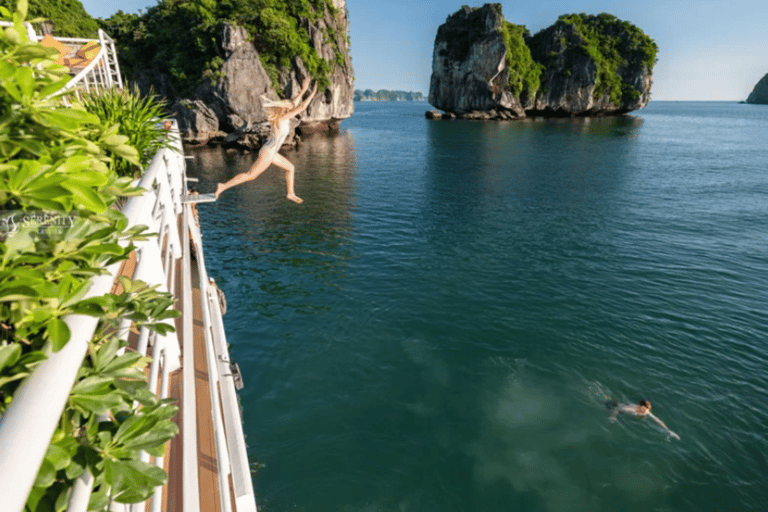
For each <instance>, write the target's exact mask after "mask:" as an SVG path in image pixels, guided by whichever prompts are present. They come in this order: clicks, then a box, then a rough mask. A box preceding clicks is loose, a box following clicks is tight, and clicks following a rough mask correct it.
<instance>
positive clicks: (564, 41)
mask: <svg viewBox="0 0 768 512" xmlns="http://www.w3.org/2000/svg"><path fill="white" fill-rule="evenodd" d="M569 27H570V28H572V29H573V31H574V32H575V34H576V35H577V36H578V37H577V38H575V39H573V38H571V39H568V38H566V37H564V36H561V44H560V48H559V50H558V51H552V52H550V54H547V55H544V56H543V57H540V59H541V63H542V64H543V65H545V66H549V65H551V63H552V61H554V60H556V59H558V58H560V57H561V56H564V57H565V67H564V72H565V73H569V72H570V71H572V68H573V65H574V62H575V60H576V59H574V58H573V57H574V56H575V55H578V54H579V53H581V54H583V55H586V56H588V57H589V58H590V59H592V60H593V61H594V62H595V64H596V65H597V77H596V81H595V91H594V96H595V97H596V98H597V97H600V96H603V95H608V96H609V97H610V101H611V103H612V104H619V103H620V102H621V100H622V98H623V97H627V98H629V99H632V100H636V99H637V98H639V97H640V94H641V93H640V91H638V90H637V89H635V87H634V86H632V85H630V84H626V83H624V82H623V81H622V78H621V71H622V69H627V68H637V67H641V68H644V69H645V71H646V72H648V73H650V71H651V70H652V69H653V66H654V64H655V63H656V54H657V52H658V47H657V46H656V43H655V42H654V41H653V40H652V39H651V38H650V37H648V36H647V35H646V34H644V33H643V32H642V31H641V30H640V29H639V28H637V27H636V26H634V25H633V24H631V23H629V22H628V21H622V20H619V19H618V18H616V17H615V16H613V15H610V14H605V13H603V14H600V15H597V16H594V15H588V14H567V15H563V16H560V17H559V18H558V20H557V23H555V25H554V26H553V27H550V28H549V29H545V30H543V31H541V32H539V33H537V34H536V35H535V36H533V38H532V41H531V46H532V47H536V46H537V45H540V44H541V41H542V40H543V39H545V37H546V35H547V32H548V31H551V30H554V31H558V33H560V34H565V33H566V32H567V29H568V28H569ZM534 53H538V54H541V52H534Z"/></svg>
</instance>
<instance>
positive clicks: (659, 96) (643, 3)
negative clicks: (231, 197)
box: [81, 0, 768, 100]
mask: <svg viewBox="0 0 768 512" xmlns="http://www.w3.org/2000/svg"><path fill="white" fill-rule="evenodd" d="M81 1H82V3H83V6H85V10H86V11H88V13H90V14H91V15H92V16H96V17H108V16H109V15H111V14H112V13H114V12H117V10H118V9H122V10H123V11H125V12H138V10H139V9H145V8H146V7H148V6H151V5H155V4H156V3H157V0H120V1H119V2H118V1H110V0H103V1H102V0H81ZM500 3H501V4H502V6H503V10H504V16H505V18H506V19H507V20H508V21H510V22H512V23H516V24H520V25H525V26H526V27H528V29H529V30H530V31H531V33H536V32H537V31H539V30H541V29H543V28H546V27H548V26H549V25H551V24H552V23H554V22H555V20H557V17H558V16H559V15H561V14H569V13H578V12H586V13H589V14H599V13H601V12H607V13H610V14H613V15H615V16H617V17H618V18H621V19H624V20H627V21H630V22H631V23H633V24H635V25H637V26H638V27H639V28H640V29H642V30H643V31H644V32H645V33H646V34H648V35H649V36H651V37H652V38H653V39H654V40H655V41H656V43H657V44H658V45H659V55H658V59H659V61H658V63H657V64H656V67H655V68H654V84H653V87H652V89H651V94H652V98H653V99H655V100H743V99H746V97H747V96H748V95H749V93H750V92H751V91H752V88H753V87H754V86H755V84H756V83H757V82H758V80H760V78H762V77H763V75H765V74H766V73H768V31H767V30H766V26H767V25H766V24H767V23H768V1H766V0H730V1H728V0H634V1H629V2H627V1H618V0H573V1H569V0H522V1H521V0H518V1H515V2H512V1H502V2H500ZM463 4H467V5H473V6H479V5H482V2H477V3H472V2H470V1H469V0H456V1H454V0H347V8H348V9H349V18H350V30H349V32H350V34H349V35H350V39H351V41H352V64H353V66H354V68H355V88H357V89H399V90H408V91H420V92H423V93H424V94H427V93H428V92H429V77H430V75H431V73H432V48H433V44H434V39H435V34H436V33H437V27H438V26H440V25H441V24H442V23H444V22H445V19H446V18H447V17H448V16H449V15H450V14H452V13H453V12H455V11H457V10H458V9H459V8H461V6H462V5H463Z"/></svg>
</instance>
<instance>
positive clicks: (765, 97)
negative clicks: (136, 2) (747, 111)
mask: <svg viewBox="0 0 768 512" xmlns="http://www.w3.org/2000/svg"><path fill="white" fill-rule="evenodd" d="M747 103H755V104H758V105H768V74H767V75H765V76H764V77H763V78H761V79H760V81H759V82H757V85H755V88H754V89H752V92H751V93H750V94H749V97H748V98H747Z"/></svg>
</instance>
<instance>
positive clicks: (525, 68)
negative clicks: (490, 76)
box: [500, 20, 544, 98]
mask: <svg viewBox="0 0 768 512" xmlns="http://www.w3.org/2000/svg"><path fill="white" fill-rule="evenodd" d="M500 32H501V36H502V37H503V38H504V45H505V46H506V47H507V68H508V70H509V84H508V85H509V88H510V90H511V91H512V94H514V95H515V96H517V97H520V96H521V95H524V96H525V97H527V98H532V97H533V96H534V95H535V94H536V91H538V90H539V87H541V82H540V77H541V72H542V70H543V69H544V66H542V65H541V64H539V63H537V62H535V61H534V60H533V57H531V50H530V48H528V45H527V44H526V43H525V38H526V37H530V32H528V29H527V28H525V27H524V26H523V25H514V24H512V23H509V22H508V21H506V20H504V22H503V26H502V28H501V29H500Z"/></svg>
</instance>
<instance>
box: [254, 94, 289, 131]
mask: <svg viewBox="0 0 768 512" xmlns="http://www.w3.org/2000/svg"><path fill="white" fill-rule="evenodd" d="M261 100H262V107H263V108H264V109H265V110H266V111H267V121H269V124H270V125H272V127H273V128H277V123H278V122H279V121H280V119H282V118H283V117H285V115H286V114H287V113H288V112H290V111H291V109H293V102H292V101H291V100H270V99H269V98H267V97H266V96H262V97H261Z"/></svg>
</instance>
